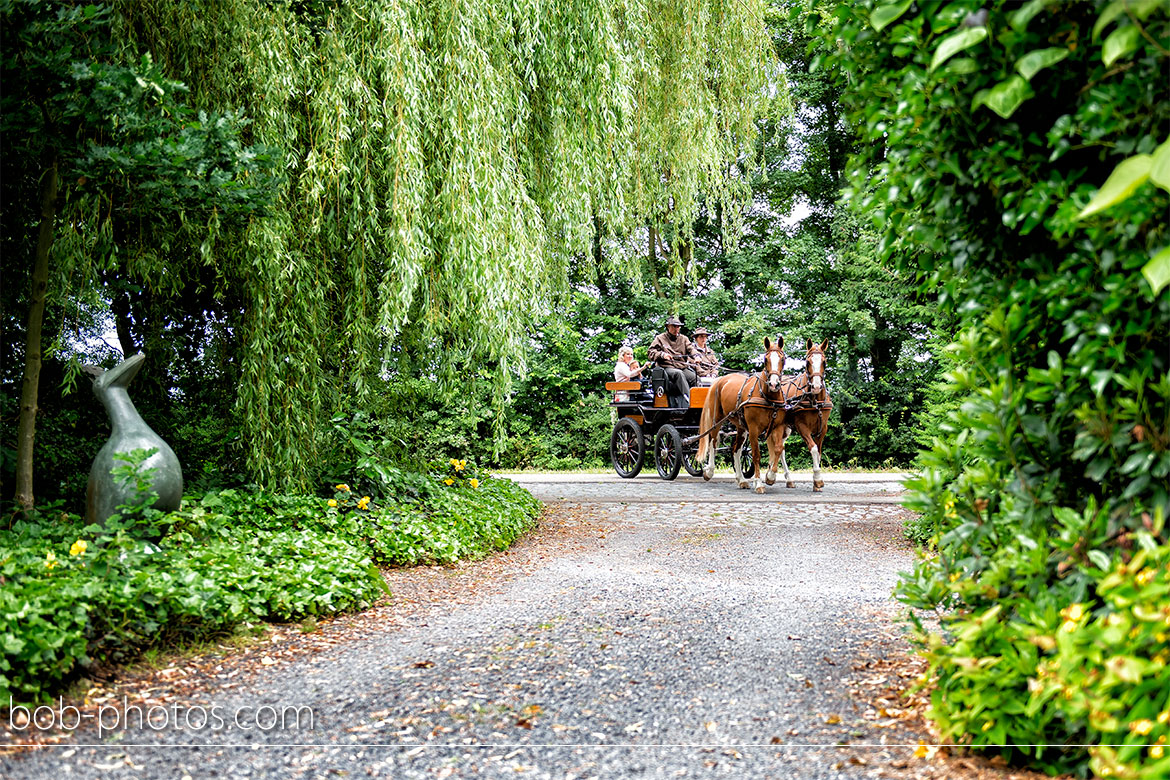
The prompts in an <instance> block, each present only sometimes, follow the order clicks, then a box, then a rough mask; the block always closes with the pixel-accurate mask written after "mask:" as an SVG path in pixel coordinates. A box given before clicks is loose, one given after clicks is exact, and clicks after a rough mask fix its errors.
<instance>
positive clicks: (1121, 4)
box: [1093, 0, 1127, 40]
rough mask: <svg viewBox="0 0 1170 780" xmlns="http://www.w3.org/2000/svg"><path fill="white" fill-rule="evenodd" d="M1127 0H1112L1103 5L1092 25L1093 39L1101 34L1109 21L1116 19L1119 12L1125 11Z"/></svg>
mask: <svg viewBox="0 0 1170 780" xmlns="http://www.w3.org/2000/svg"><path fill="white" fill-rule="evenodd" d="M1126 1H1127V0H1113V2H1112V3H1110V4H1109V5H1107V6H1105V10H1104V11H1102V12H1101V15H1100V16H1098V17H1097V23H1096V24H1094V25H1093V40H1097V37H1098V36H1099V35H1101V31H1102V30H1104V29H1105V28H1106V27H1107V26H1108V25H1109V23H1110V22H1112V21H1113V20H1114V19H1116V18H1117V17H1118V16H1120V15H1121V14H1123V13H1125V4H1126Z"/></svg>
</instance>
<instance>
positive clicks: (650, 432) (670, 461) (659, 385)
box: [605, 368, 755, 479]
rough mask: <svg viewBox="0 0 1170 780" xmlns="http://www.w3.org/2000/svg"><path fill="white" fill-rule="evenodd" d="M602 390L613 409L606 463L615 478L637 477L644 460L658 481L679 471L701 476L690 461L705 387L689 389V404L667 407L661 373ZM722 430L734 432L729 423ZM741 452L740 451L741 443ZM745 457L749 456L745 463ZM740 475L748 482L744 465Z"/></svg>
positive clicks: (695, 463)
mask: <svg viewBox="0 0 1170 780" xmlns="http://www.w3.org/2000/svg"><path fill="white" fill-rule="evenodd" d="M605 389H606V390H609V391H611V392H613V393H614V394H615V395H614V400H613V402H612V403H611V404H610V405H611V406H613V407H614V408H615V409H617V416H618V419H617V422H616V423H614V426H613V433H611V434H610V437H609V459H610V462H612V463H613V468H614V471H616V472H617V474H618V476H619V477H626V478H627V479H628V478H632V477H636V476H638V474H639V473H640V472H641V471H642V466H643V464H644V463H645V461H646V455H647V454H650V455H651V457H652V458H653V460H654V467H655V469H656V470H657V471H658V476H660V477H662V478H663V479H674V478H675V477H677V476H678V473H679V470H680V469H684V468H685V469H686V471H687V473H688V474H690V475H691V476H692V477H700V476H702V475H703V467H702V464H700V463H699V462H698V460H697V457H696V456H697V453H698V449H699V442H698V440H697V439H698V434H699V433H700V430H699V422H700V419H701V418H702V414H703V405H704V404H705V403H706V401H707V392H708V391H709V390H710V387H707V386H703V385H700V386H697V387H692V388H691V395H690V399H689V404H688V405H687V406H683V407H678V406H674V407H672V406H670V405H669V403H670V402H669V400H668V399H669V396H668V395H667V394H666V377H665V376H664V374H663V371H662V369H660V368H655V369H653V370H652V371H651V372H650V377H649V378H648V379H643V380H642V381H629V382H606V383H605ZM728 428H729V432H730V433H734V432H735V427H734V426H733V425H730V423H728ZM743 446H744V448H745V449H746V448H747V443H746V442H745V443H744V445H743ZM750 457H751V456H750V451H749V453H748V455H747V458H748V459H749V460H750ZM749 466H751V467H750V468H749ZM744 471H745V473H747V474H748V476H751V475H752V474H753V473H755V469H754V466H752V465H751V464H748V465H745V466H744Z"/></svg>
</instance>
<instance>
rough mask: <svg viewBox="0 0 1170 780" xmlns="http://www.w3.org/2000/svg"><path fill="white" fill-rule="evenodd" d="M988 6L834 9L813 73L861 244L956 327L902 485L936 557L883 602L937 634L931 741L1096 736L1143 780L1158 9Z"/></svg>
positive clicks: (1160, 130) (1155, 663)
mask: <svg viewBox="0 0 1170 780" xmlns="http://www.w3.org/2000/svg"><path fill="white" fill-rule="evenodd" d="M984 5H985V7H983V8H981V7H980V4H978V3H975V2H970V3H965V2H956V3H951V4H949V5H946V6H922V5H919V6H913V5H912V4H899V5H898V6H897V8H889V9H888V12H886V11H882V13H880V14H879V13H878V11H877V10H875V9H873V7H872V4H871V5H870V7H865V6H857V7H854V6H846V5H842V6H839V7H838V8H837V9H836V11H835V12H834V13H833V17H834V19H833V26H832V33H831V34H832V36H833V37H832V40H833V41H839V42H840V48H839V49H838V50H836V51H834V52H833V53H832V54H830V55H829V56H827V57H825V58H824V59H823V61H822V64H823V65H824V66H825V67H828V68H830V69H833V70H834V72H837V73H840V74H841V79H842V81H841V83H842V85H843V86H844V87H845V88H846V92H845V93H844V95H845V101H846V105H847V106H848V109H849V116H850V119H851V121H852V122H853V123H854V126H855V127H857V128H859V129H860V130H861V131H862V132H863V135H864V140H865V141H867V143H866V144H863V145H861V146H859V148H858V153H859V154H858V157H857V159H856V163H855V165H854V166H853V172H854V173H853V175H854V179H853V185H852V191H853V197H854V199H855V200H857V201H858V202H859V203H860V204H862V205H863V206H864V207H865V208H867V209H869V210H870V212H871V214H872V217H873V221H874V224H875V226H876V227H877V228H878V229H879V230H880V231H881V232H882V238H881V241H880V245H879V246H880V252H881V255H882V256H883V257H884V258H885V259H886V260H888V261H891V262H892V263H893V264H896V265H897V266H898V267H899V268H901V269H903V271H908V272H913V273H916V274H917V275H918V276H919V278H921V279H922V280H924V281H925V282H926V283H927V284H929V285H932V286H936V287H937V289H938V290H939V291H940V294H939V302H940V304H942V306H943V307H945V310H946V311H949V312H953V313H954V314H956V315H957V316H958V317H959V319H960V323H961V330H960V333H959V336H958V338H957V340H956V343H955V344H954V345H953V346H952V347H951V353H952V354H951V358H952V362H953V364H952V366H951V370H950V371H949V373H948V376H947V379H948V387H947V388H946V390H945V392H953V393H956V394H957V397H958V399H959V402H958V406H957V408H955V409H953V413H952V414H950V415H949V416H948V417H946V418H944V419H940V418H939V417H938V416H937V415H936V416H934V417H932V418H931V419H932V420H933V422H932V423H931V425H932V428H934V429H935V430H936V431H937V434H938V435H937V436H936V437H935V439H934V443H933V446H932V448H931V449H930V450H929V451H928V452H925V453H923V454H922V456H921V458H920V463H921V465H922V469H923V471H922V477H921V479H920V480H918V481H917V482H916V483H915V484H914V485H913V486H912V487H913V488H914V489H915V492H914V494H913V496H912V498H911V505H912V507H913V508H915V509H918V510H919V511H920V512H921V513H922V518H921V519H920V520H919V521H918V522H917V523H916V524H915V526H914V527H913V528H911V529H908V531H909V532H910V533H911V534H912V535H915V536H917V537H918V538H920V539H921V538H929V539H930V541H931V542H932V543H933V545H934V546H935V547H936V553H935V554H930V555H928V556H926V557H924V558H923V560H922V561H921V562H920V563H919V565H918V566H917V567H916V570H915V571H914V572H913V574H911V575H908V576H907V577H906V578H905V579H904V581H903V583H902V585H901V587H900V592H901V596H902V598H904V599H905V600H906V602H907V603H908V604H910V605H911V606H913V607H916V608H919V609H930V610H936V611H937V612H938V614H939V617H940V620H941V622H942V625H943V627H944V633H943V634H941V635H939V634H931V633H930V632H928V631H927V630H926V629H925V628H923V627H921V626H920V636H921V638H922V640H923V642H924V643H925V644H926V648H927V649H926V653H927V657H928V658H929V659H930V661H931V675H932V680H933V682H934V684H935V685H936V689H935V692H934V697H933V709H932V717H933V718H935V720H936V721H937V722H938V723H939V724H940V727H941V728H942V729H943V731H944V733H945V734H947V735H948V736H950V737H952V738H954V739H955V740H957V741H959V742H964V743H967V744H971V745H973V746H990V745H1003V744H1007V745H1009V747H1008V748H1007V752H1009V753H1013V754H1016V755H1023V754H1026V755H1028V756H1030V758H1031V760H1033V761H1035V762H1036V763H1038V764H1039V765H1041V766H1043V767H1046V768H1048V769H1053V770H1057V769H1075V770H1076V771H1079V772H1084V771H1086V766H1085V759H1086V755H1085V754H1084V753H1077V752H1076V751H1075V750H1062V749H1061V748H1060V746H1062V745H1075V744H1089V745H1098V746H1101V747H1093V748H1090V749H1089V751H1088V757H1090V758H1091V760H1090V762H1089V763H1088V768H1091V769H1092V770H1093V771H1095V772H1097V773H1098V774H1101V775H1106V774H1112V775H1116V776H1120V777H1155V776H1163V775H1164V773H1165V771H1166V765H1165V762H1164V761H1163V760H1162V759H1161V755H1160V754H1161V748H1158V749H1156V750H1155V749H1148V750H1147V749H1145V748H1141V747H1138V745H1140V744H1147V742H1146V740H1149V742H1150V743H1152V742H1153V741H1154V740H1155V739H1156V738H1158V737H1159V736H1164V735H1165V730H1164V727H1165V722H1162V723H1158V721H1157V716H1158V714H1159V713H1161V712H1164V711H1165V709H1166V698H1165V691H1166V690H1167V682H1166V680H1167V678H1166V676H1165V675H1166V673H1165V663H1166V653H1167V645H1166V631H1165V626H1164V625H1163V626H1159V625H1158V621H1160V620H1164V618H1165V615H1160V616H1159V617H1157V618H1156V619H1155V617H1153V612H1151V611H1150V610H1149V609H1148V608H1147V607H1148V606H1150V605H1154V606H1157V607H1158V609H1160V608H1161V607H1160V605H1163V604H1164V603H1165V597H1164V595H1162V594H1163V592H1164V591H1162V590H1160V589H1161V588H1163V587H1164V586H1163V585H1162V584H1161V583H1163V582H1164V573H1165V561H1166V560H1167V555H1168V554H1170V553H1167V544H1168V535H1167V531H1166V528H1165V522H1164V518H1165V515H1166V511H1167V505H1168V502H1170V485H1168V478H1170V408H1168V403H1167V402H1168V400H1170V333H1168V331H1167V322H1170V298H1167V296H1165V295H1164V294H1160V292H1161V291H1160V290H1159V289H1158V287H1159V285H1158V280H1159V279H1160V277H1159V276H1158V272H1157V268H1158V266H1157V265H1156V263H1155V264H1154V265H1153V266H1152V267H1151V263H1153V262H1154V261H1153V260H1151V258H1156V257H1157V256H1158V255H1159V253H1160V252H1161V251H1163V250H1164V248H1165V247H1166V246H1167V244H1168V243H1170V231H1168V225H1167V219H1166V214H1167V213H1168V211H1170V197H1168V196H1167V191H1166V189H1165V188H1164V187H1162V186H1161V185H1159V184H1158V180H1157V176H1153V177H1151V172H1152V171H1153V170H1154V165H1153V160H1154V159H1155V156H1156V155H1157V154H1158V150H1159V149H1160V147H1161V146H1162V145H1163V144H1164V143H1165V141H1166V138H1165V135H1164V134H1165V128H1166V127H1167V126H1168V123H1170V101H1168V100H1167V99H1166V96H1165V89H1164V74H1165V68H1166V65H1167V57H1168V55H1170V51H1168V50H1167V47H1166V45H1165V42H1166V41H1167V40H1168V36H1170V14H1168V13H1167V10H1166V7H1165V4H1160V3H1130V4H1128V5H1127V4H1125V3H1113V4H1109V5H1106V4H1104V3H1073V4H1067V3H1046V2H1043V0H1035V1H1034V2H1030V3H1026V4H1024V5H1023V6H1020V5H1018V4H1017V3H1014V2H994V3H988V4H984ZM871 11H872V12H873V18H874V19H877V18H878V17H879V16H880V18H881V24H880V25H878V24H874V23H872V20H871ZM894 11H897V13H894ZM1113 25H1116V28H1115V30H1114V32H1113V33H1108V37H1106V38H1105V41H1104V43H1102V42H1101V40H1100V35H1102V34H1106V31H1108V30H1109V29H1111V27H1112V26H1113ZM1094 26H1095V32H1094V34H1093V35H1091V36H1090V35H1089V34H1088V31H1089V30H1092V29H1094ZM877 27H880V28H881V29H880V30H878V29H875V28H877ZM973 29H985V30H986V35H983V34H978V33H975V34H973V33H970V32H967V31H970V30H973ZM1123 30H1125V31H1127V32H1123V33H1122V34H1121V35H1120V36H1119V37H1118V38H1117V39H1114V40H1113V43H1110V39H1112V38H1113V36H1114V35H1117V33H1119V32H1121V31H1123ZM960 44H962V45H960ZM1054 49H1056V50H1059V51H1054ZM1147 156H1148V159H1147ZM1111 171H1112V174H1110V172H1111ZM1145 269H1150V270H1145ZM1143 271H1145V272H1144V273H1143ZM1151 273H1152V274H1153V276H1154V278H1153V279H1150V275H1151ZM1147 571H1148V572H1152V573H1146V574H1141V572H1147ZM1139 574H1140V575H1141V577H1142V580H1143V581H1142V582H1140V583H1138V585H1139V586H1140V587H1138V588H1137V589H1136V590H1128V589H1129V588H1132V587H1133V583H1134V582H1135V581H1136V576H1137V575H1139ZM1131 599H1132V601H1131ZM1139 605H1141V606H1139ZM1131 608H1132V609H1134V610H1139V611H1141V614H1142V615H1146V617H1140V616H1139V615H1138V614H1137V612H1132V611H1131ZM1159 614H1160V613H1159ZM1062 615H1063V617H1064V622H1062V621H1061V619H1060V618H1061V616H1062ZM1066 626H1067V627H1066ZM1123 627H1124V628H1123ZM1153 691H1158V693H1157V694H1152V692H1153ZM1151 708H1152V709H1151ZM1166 717H1170V715H1167V716H1166ZM1147 720H1149V721H1151V723H1152V724H1156V725H1151V726H1150V730H1149V731H1145V729H1146V723H1145V721H1147ZM1159 729H1161V730H1159ZM1143 732H1144V733H1143ZM1029 744H1048V745H1055V746H1056V747H1047V748H1045V747H1039V748H1035V747H1033V748H1028V747H1024V746H1025V745H1029ZM1107 744H1119V745H1126V747H1123V748H1108V747H1103V745H1107ZM1012 745H1019V746H1020V747H1016V748H1014V747H1011V746H1012Z"/></svg>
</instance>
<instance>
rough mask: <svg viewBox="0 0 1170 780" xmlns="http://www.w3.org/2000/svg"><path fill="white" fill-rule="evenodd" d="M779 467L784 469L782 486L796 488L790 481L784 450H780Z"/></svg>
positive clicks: (790, 473)
mask: <svg viewBox="0 0 1170 780" xmlns="http://www.w3.org/2000/svg"><path fill="white" fill-rule="evenodd" d="M780 465H781V466H782V467H783V468H784V484H785V486H786V487H790V488H791V487H796V483H795V482H793V481H792V472H791V471H789V470H788V456H787V455H786V454H785V452H784V450H780Z"/></svg>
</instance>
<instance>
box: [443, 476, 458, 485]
mask: <svg viewBox="0 0 1170 780" xmlns="http://www.w3.org/2000/svg"><path fill="white" fill-rule="evenodd" d="M443 484H444V485H454V484H455V480H453V479H451V478H450V477H447V478H446V479H445V480H443Z"/></svg>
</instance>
